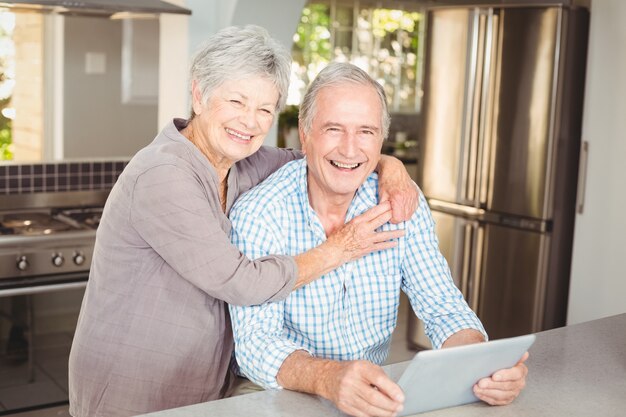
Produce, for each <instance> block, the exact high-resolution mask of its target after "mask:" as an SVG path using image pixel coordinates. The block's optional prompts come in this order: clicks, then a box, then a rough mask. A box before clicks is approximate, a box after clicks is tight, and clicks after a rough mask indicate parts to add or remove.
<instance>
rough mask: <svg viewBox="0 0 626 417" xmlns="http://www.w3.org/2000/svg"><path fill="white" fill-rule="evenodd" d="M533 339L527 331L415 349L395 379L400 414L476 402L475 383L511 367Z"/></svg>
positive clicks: (404, 414) (532, 335)
mask: <svg viewBox="0 0 626 417" xmlns="http://www.w3.org/2000/svg"><path fill="white" fill-rule="evenodd" d="M534 341H535V335H534V334H530V335H525V336H518V337H511V338H508V339H498V340H493V341H490V342H485V343H476V344H472V345H464V346H458V347H452V348H447V349H437V350H425V351H421V352H418V353H417V355H415V357H414V358H413V360H412V361H411V363H410V364H409V366H408V367H407V368H406V370H405V371H404V373H403V374H402V376H401V377H400V380H399V381H398V385H400V388H402V390H403V391H404V394H405V398H406V399H405V401H404V410H403V411H402V414H400V415H401V416H406V415H410V414H415V413H422V412H424V411H430V410H436V409H438V408H445V407H454V406H457V405H461V404H467V403H471V402H475V401H479V400H478V398H477V397H476V396H474V392H473V391H472V387H473V386H474V384H475V383H476V382H478V380H480V379H481V378H484V377H488V376H490V375H492V374H493V373H494V372H495V371H497V370H499V369H503V368H511V367H512V366H514V365H515V364H516V363H517V362H518V361H519V360H520V358H521V357H522V355H523V354H524V352H526V351H527V350H528V348H529V347H530V346H531V345H532V344H533V342H534Z"/></svg>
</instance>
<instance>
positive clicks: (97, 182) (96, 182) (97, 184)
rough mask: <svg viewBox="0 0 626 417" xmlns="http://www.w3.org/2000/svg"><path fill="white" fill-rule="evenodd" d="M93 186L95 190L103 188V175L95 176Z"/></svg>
mask: <svg viewBox="0 0 626 417" xmlns="http://www.w3.org/2000/svg"><path fill="white" fill-rule="evenodd" d="M93 186H94V188H100V187H101V186H102V175H100V174H96V175H94V176H93Z"/></svg>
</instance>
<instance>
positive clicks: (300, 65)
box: [288, 0, 424, 112]
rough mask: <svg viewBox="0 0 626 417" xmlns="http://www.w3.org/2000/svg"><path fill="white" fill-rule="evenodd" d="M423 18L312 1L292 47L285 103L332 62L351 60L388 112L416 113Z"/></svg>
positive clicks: (333, 0) (382, 5) (414, 13)
mask: <svg viewBox="0 0 626 417" xmlns="http://www.w3.org/2000/svg"><path fill="white" fill-rule="evenodd" d="M423 18H424V14H423V13H420V12H418V11H415V10H397V9H392V8H385V2H384V1H381V2H380V3H379V7H374V6H362V7H359V5H358V2H357V1H355V2H354V3H351V2H349V1H344V0H342V1H337V0H326V1H323V0H322V1H315V2H310V3H308V4H307V5H306V7H305V8H304V9H303V11H302V15H301V17H300V22H299V24H298V28H297V30H296V34H295V35H294V44H293V47H292V58H293V61H294V65H293V68H292V75H291V85H290V91H289V97H288V103H289V104H292V105H297V104H299V103H300V101H301V99H302V96H303V95H304V91H305V90H306V87H307V86H308V85H309V83H310V82H311V81H312V80H313V78H315V76H316V75H317V74H318V73H319V71H321V70H322V68H324V66H326V64H328V62H330V61H331V60H338V61H348V62H352V63H354V64H356V65H358V66H359V67H361V68H363V69H364V70H366V71H367V72H368V73H369V74H370V75H372V76H373V77H374V78H376V79H377V80H378V81H379V82H380V83H381V84H382V85H383V86H384V87H385V91H386V92H387V95H388V99H389V105H390V109H391V110H392V111H405V112H417V111H419V98H420V94H419V68H420V65H421V51H420V39H421V33H422V32H421V31H422V30H423V25H422V22H423Z"/></svg>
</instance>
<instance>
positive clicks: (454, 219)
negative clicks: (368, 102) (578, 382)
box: [408, 2, 589, 347]
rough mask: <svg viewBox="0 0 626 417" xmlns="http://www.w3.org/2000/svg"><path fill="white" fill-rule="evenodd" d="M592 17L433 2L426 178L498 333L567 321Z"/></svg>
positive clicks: (470, 293)
mask: <svg viewBox="0 0 626 417" xmlns="http://www.w3.org/2000/svg"><path fill="white" fill-rule="evenodd" d="M493 3H494V2H492V3H491V4H493ZM588 20H589V19H588V12H587V10H585V9H581V8H575V7H569V6H563V5H558V6H540V5H537V2H534V4H533V5H531V6H523V5H519V4H517V5H509V6H498V7H494V6H490V7H481V6H472V7H469V6H464V7H458V6H455V7H442V8H435V9H431V10H429V11H428V13H427V23H426V24H427V31H426V38H425V53H426V56H425V64H424V79H423V86H424V97H423V107H422V120H421V128H420V130H421V135H420V137H419V146H420V161H419V163H418V181H419V184H420V186H421V187H422V190H423V192H424V194H425V196H426V197H427V199H428V202H429V204H430V207H431V209H432V212H433V216H434V218H435V221H436V230H437V235H438V237H439V244H440V248H441V250H442V252H443V254H444V256H445V257H446V259H447V260H448V264H449V265H450V269H451V271H452V276H453V277H454V279H455V282H456V284H457V285H458V286H459V288H460V289H461V290H462V292H463V294H464V295H465V297H466V299H467V300H468V302H469V305H470V306H471V307H472V308H473V309H474V311H476V312H477V314H478V316H479V317H480V319H481V320H482V322H483V324H484V325H485V328H486V330H487V332H488V334H489V336H490V338H491V339H497V338H502V337H509V336H515V335H520V334H525V333H531V332H536V331H540V330H544V329H550V328H554V327H559V326H563V325H565V319H566V311H567V296H568V283H569V273H570V262H571V251H572V237H573V229H574V214H575V199H576V185H577V172H578V161H579V153H580V143H581V137H580V134H581V117H582V101H583V92H584V78H585V77H584V76H585V62H586V50H587V32H588ZM409 323H410V324H409V335H408V337H409V343H410V344H412V345H417V346H420V347H428V346H429V343H428V339H426V338H425V336H424V334H423V329H422V326H421V322H419V320H417V319H416V318H415V317H414V315H413V314H412V312H411V318H410V319H409Z"/></svg>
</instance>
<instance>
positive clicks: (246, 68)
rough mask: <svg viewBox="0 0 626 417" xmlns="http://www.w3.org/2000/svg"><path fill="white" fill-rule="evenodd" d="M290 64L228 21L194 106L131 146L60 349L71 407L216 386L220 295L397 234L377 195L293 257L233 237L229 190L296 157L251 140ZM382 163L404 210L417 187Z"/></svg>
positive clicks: (212, 390) (236, 300)
mask: <svg viewBox="0 0 626 417" xmlns="http://www.w3.org/2000/svg"><path fill="white" fill-rule="evenodd" d="M289 71H290V57H289V54H288V53H287V52H286V51H285V49H284V48H282V47H281V46H280V45H279V44H278V43H276V42H275V41H274V40H273V39H272V38H270V37H269V36H268V34H267V32H266V31H265V30H263V29H262V28H259V27H256V26H247V27H245V28H236V27H231V28H227V29H224V30H222V31H220V32H218V33H217V34H216V35H214V36H212V37H211V38H210V39H209V41H208V42H207V43H206V44H205V46H204V47H203V48H202V49H201V50H200V51H199V52H198V53H197V54H196V56H195V58H194V60H193V63H192V67H191V77H190V79H191V91H192V102H193V114H192V117H191V119H190V120H182V119H175V120H174V121H173V122H172V123H170V124H169V125H168V126H166V127H165V128H164V130H163V131H162V132H161V133H160V134H159V135H157V137H156V138H155V139H154V141H153V142H152V143H151V144H149V145H148V146H146V147H145V148H144V149H142V150H141V151H139V152H138V153H137V154H136V155H135V156H134V157H133V158H132V160H131V161H130V162H129V164H128V166H127V167H126V168H125V170H124V172H123V174H122V175H121V176H120V178H119V180H118V181H117V183H116V184H115V186H114V187H113V190H112V191H111V194H110V196H109V199H108V200H107V203H106V205H105V208H104V212H103V215H102V220H101V223H100V226H99V228H98V232H97V237H96V245H95V249H94V255H93V260H92V266H91V274H90V277H89V283H88V286H87V290H86V293H85V297H84V300H83V304H82V307H81V312H80V317H79V320H78V325H77V329H76V334H75V337H74V341H73V344H72V350H71V354H70V361H69V392H70V414H72V415H73V416H76V417H87V416H107V417H108V416H118V415H119V416H122V415H124V416H125V415H136V414H141V413H145V412H150V411H157V410H163V409H167V408H172V407H178V406H182V405H188V404H194V403H199V402H203V401H207V400H213V399H217V398H221V397H223V396H224V395H226V394H227V393H228V390H229V389H230V386H231V384H232V374H231V373H230V372H229V363H230V359H231V354H232V349H233V341H232V333H231V327H230V318H229V315H228V309H227V307H226V305H225V303H231V304H235V305H250V304H258V303H263V302H265V301H273V300H279V299H282V298H284V297H286V296H287V295H288V293H289V292H290V291H292V290H293V289H294V288H298V287H299V286H301V285H305V284H307V283H308V282H310V281H312V280H313V279H315V278H317V277H319V276H321V275H322V274H324V273H326V272H328V271H330V270H332V269H334V268H336V267H338V266H340V265H341V264H343V263H344V262H347V261H350V260H353V259H356V258H358V257H360V256H363V255H365V254H366V253H369V252H371V251H373V250H383V249H386V248H389V247H391V246H392V245H393V244H394V243H392V242H391V241H390V240H391V239H394V238H395V237H398V235H397V234H391V233H389V232H386V233H383V232H381V233H376V232H375V229H376V228H378V227H379V226H380V225H381V224H383V223H385V222H387V221H388V220H389V219H390V217H391V211H390V206H391V205H390V203H389V202H387V203H384V204H381V205H379V206H377V207H376V208H374V209H372V211H370V212H367V213H365V214H363V215H362V216H361V217H359V218H357V219H355V220H354V221H353V222H351V223H349V224H347V225H346V226H345V227H344V228H343V229H341V230H339V231H338V232H337V233H335V234H333V235H331V236H329V237H328V239H327V240H326V241H324V242H323V243H321V244H320V245H319V246H318V247H317V248H315V249H313V250H311V251H309V252H305V253H303V254H300V255H298V256H296V257H293V258H292V257H287V256H270V257H266V258H262V259H258V260H256V261H251V260H249V259H247V258H246V257H244V256H243V255H242V254H241V253H240V252H239V251H238V250H237V249H236V248H235V247H234V246H232V245H231V243H230V240H229V234H230V227H231V225H230V222H229V220H228V218H227V213H228V211H229V209H230V207H231V206H232V204H233V202H234V200H235V199H236V198H237V196H238V195H240V194H241V193H242V192H244V191H246V190H248V189H249V188H251V187H252V186H254V185H256V184H257V183H259V182H260V181H261V180H263V179H264V178H265V177H267V176H268V175H269V174H271V173H272V172H273V171H274V170H276V169H277V168H278V167H280V166H281V165H283V164H284V163H285V162H288V161H289V160H291V159H294V158H297V157H300V156H301V155H299V154H298V153H296V152H292V151H285V150H280V149H277V148H270V147H261V144H262V143H263V139H264V138H265V136H266V134H267V133H268V131H269V129H270V127H271V125H272V123H273V121H274V119H275V116H276V114H277V112H278V111H280V109H281V108H282V107H283V105H284V102H285V95H286V92H287V88H288V81H289V79H288V78H289ZM387 164H388V165H387V167H385V166H383V167H382V168H381V170H382V171H383V172H381V176H382V177H385V176H387V178H391V179H393V180H392V181H390V183H394V184H396V183H397V184H399V185H398V186H396V187H395V188H394V187H391V188H394V190H395V191H397V190H398V189H399V190H401V191H403V190H407V191H406V192H404V191H403V192H401V193H399V198H398V200H399V202H400V205H404V203H402V202H403V201H409V203H408V204H406V207H408V209H405V210H401V211H405V212H407V213H401V216H408V215H410V214H411V212H412V210H413V209H414V207H412V204H413V203H414V202H413V198H414V195H413V193H414V191H413V190H414V186H413V184H412V183H411V182H410V181H409V180H408V176H407V175H406V173H405V171H404V168H398V167H401V164H399V163H398V162H397V161H395V160H388V161H387ZM398 178H399V179H400V181H397V179H398ZM381 193H382V192H381ZM415 194H416V193H415ZM407 196H408V197H407ZM401 216H400V217H401ZM285 221H288V219H285Z"/></svg>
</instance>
